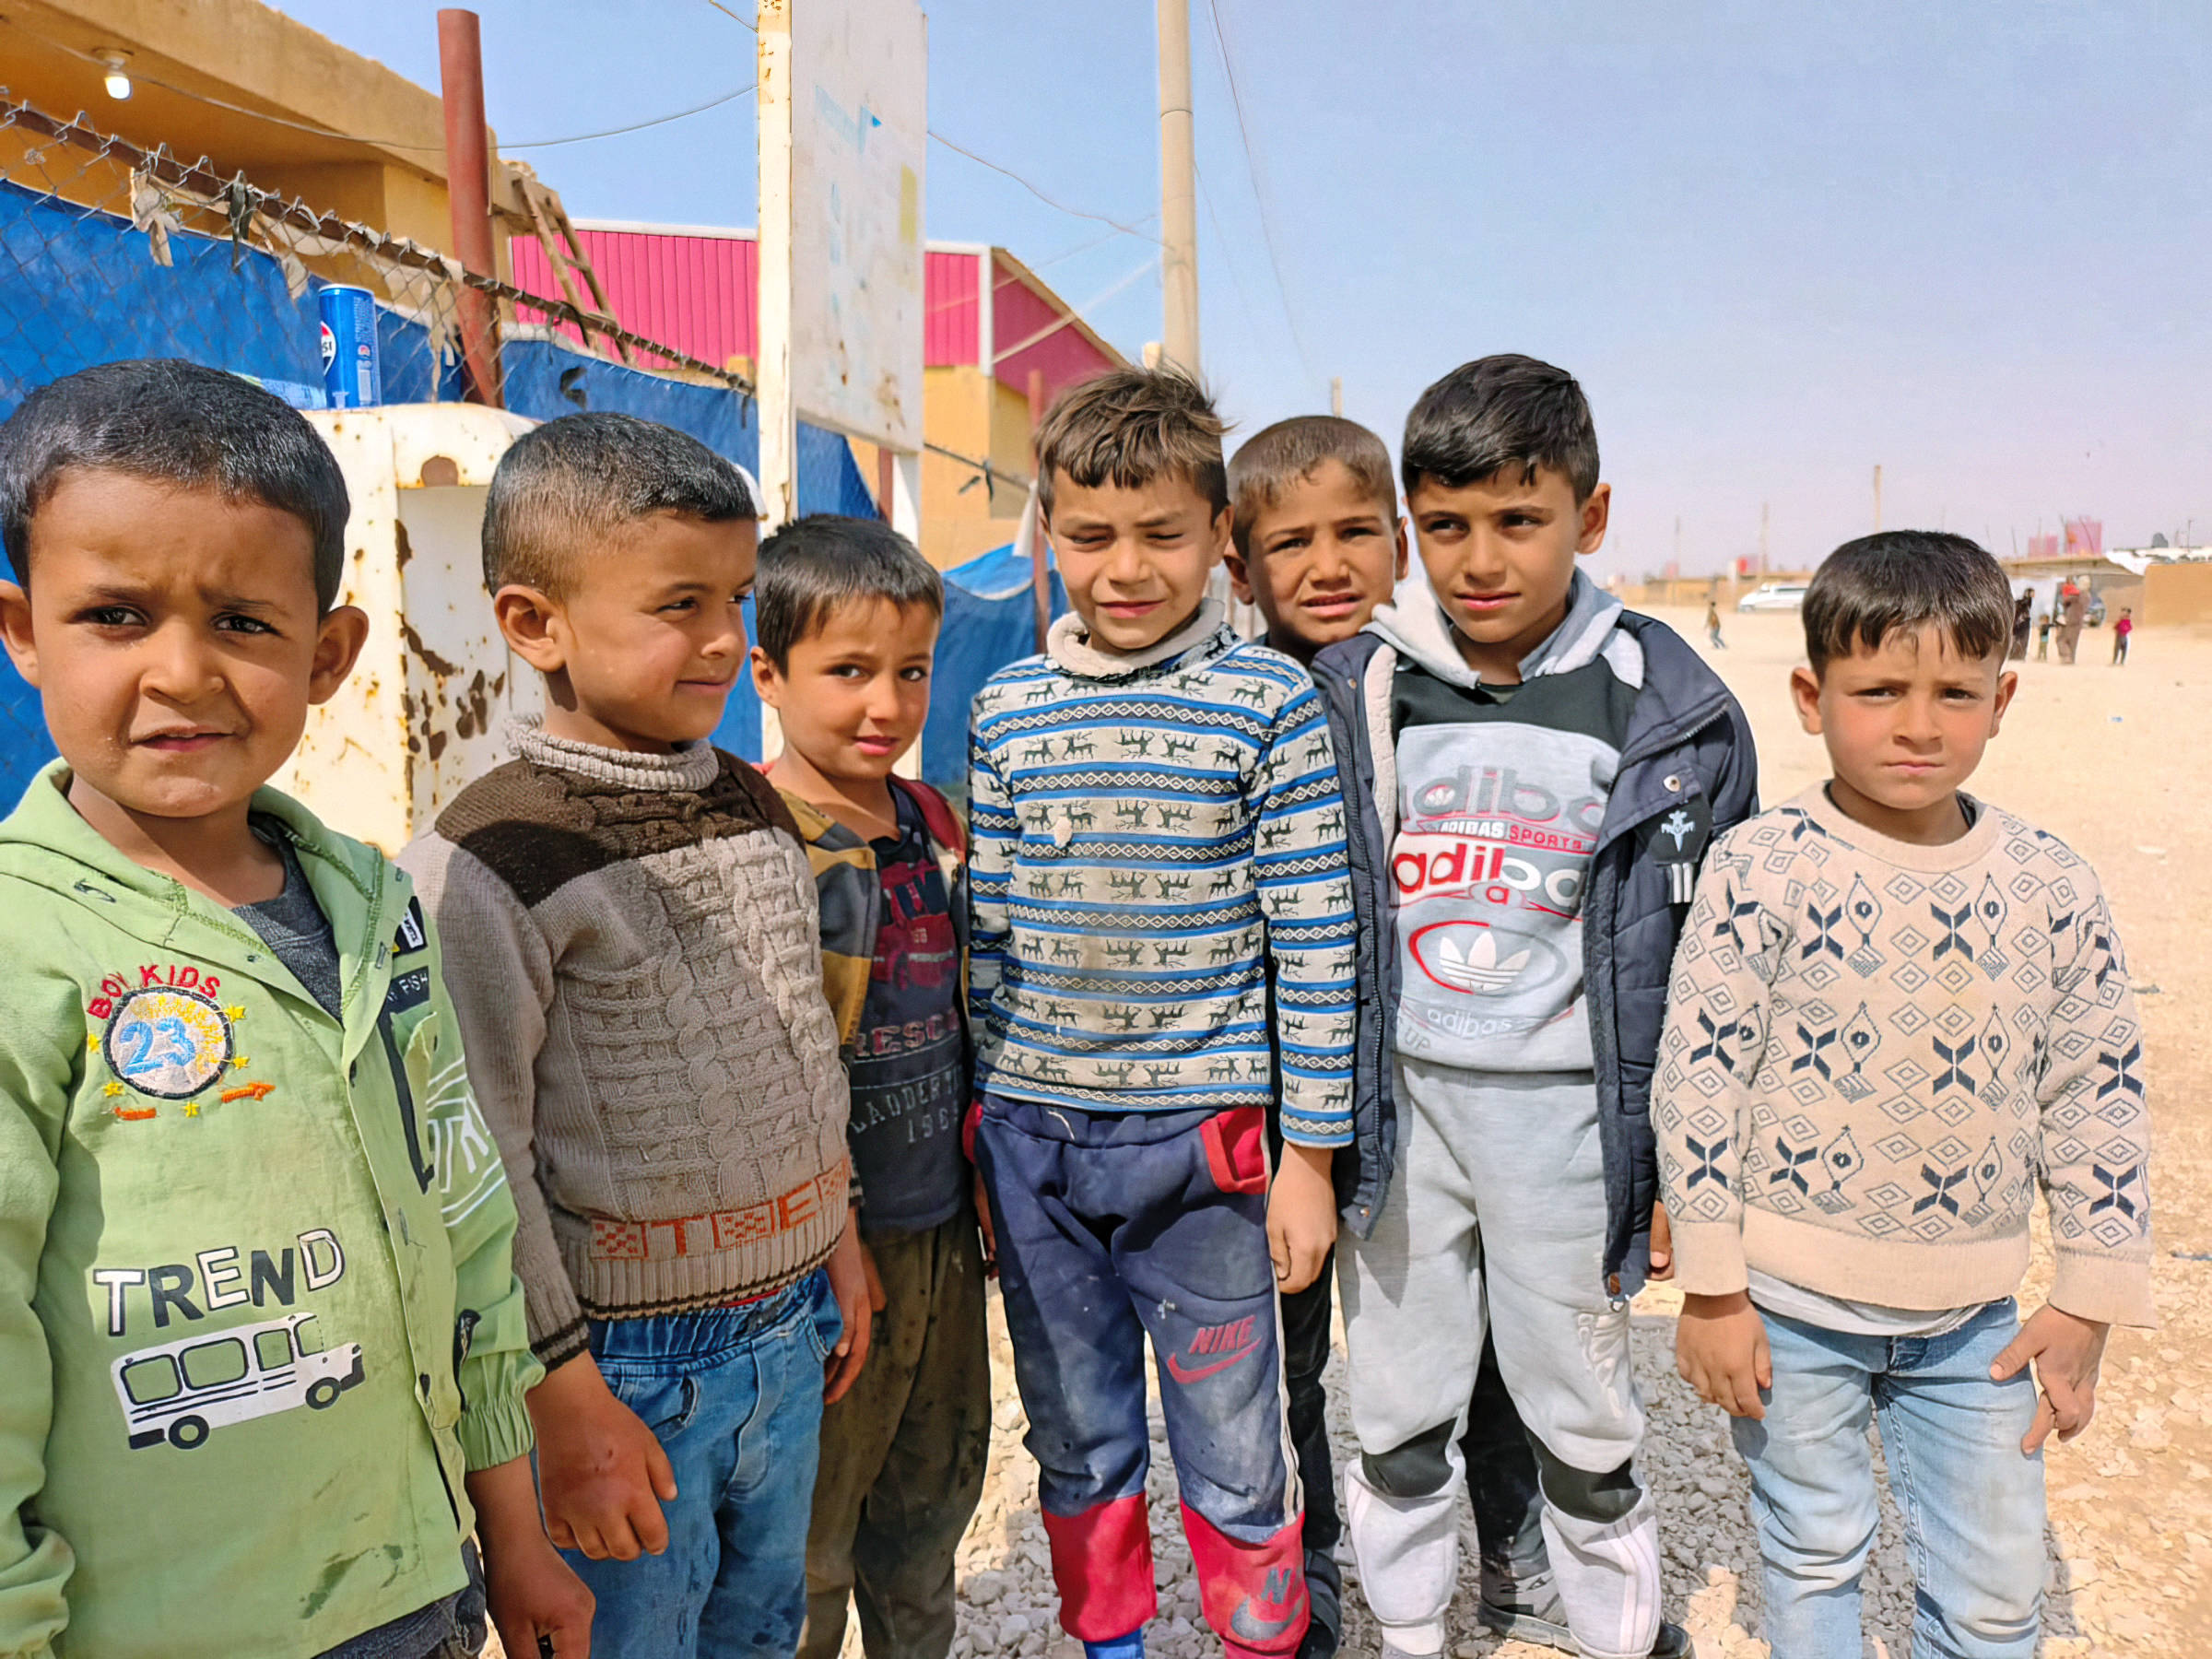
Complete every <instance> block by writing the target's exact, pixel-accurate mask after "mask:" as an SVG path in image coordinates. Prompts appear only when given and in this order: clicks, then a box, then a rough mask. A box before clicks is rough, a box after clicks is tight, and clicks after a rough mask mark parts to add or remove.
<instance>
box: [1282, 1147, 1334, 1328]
mask: <svg viewBox="0 0 2212 1659" xmlns="http://www.w3.org/2000/svg"><path fill="white" fill-rule="evenodd" d="M1335 1156H1336V1154H1335V1149H1334V1148H1333V1147H1301V1146H1299V1145H1298V1144H1297V1143H1296V1142H1286V1143H1285V1144H1284V1147H1283V1160H1282V1162H1281V1163H1280V1164H1278V1165H1277V1166H1276V1171H1275V1183H1274V1185H1273V1186H1271V1187H1270V1188H1268V1191H1267V1253H1268V1254H1269V1255H1271V1256H1273V1257H1274V1258H1275V1288H1277V1290H1279V1291H1281V1292H1282V1293H1283V1294H1284V1295H1286V1296H1288V1295H1290V1294H1291V1293H1292V1292H1294V1291H1299V1290H1303V1289H1304V1288H1306V1287H1307V1286H1308V1285H1310V1284H1312V1282H1313V1281H1314V1280H1315V1279H1317V1278H1319V1277H1321V1265H1322V1264H1323V1263H1324V1262H1325V1261H1327V1260H1328V1259H1329V1246H1330V1245H1332V1244H1334V1243H1335V1242H1336V1183H1335V1182H1334V1181H1332V1180H1331V1179H1330V1178H1329V1166H1330V1165H1331V1164H1332V1163H1333V1162H1335Z"/></svg>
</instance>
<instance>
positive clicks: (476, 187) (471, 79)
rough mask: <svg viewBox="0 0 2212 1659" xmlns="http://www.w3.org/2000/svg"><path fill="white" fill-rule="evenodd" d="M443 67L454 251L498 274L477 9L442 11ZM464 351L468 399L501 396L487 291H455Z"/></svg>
mask: <svg viewBox="0 0 2212 1659" xmlns="http://www.w3.org/2000/svg"><path fill="white" fill-rule="evenodd" d="M438 73H439V80H440V83H441V92H442V94H443V96H444V100H445V193H446V200H447V202H448V203H449V204H450V206H451V207H452V212H453V257H454V258H456V259H458V260H459V261H460V262H461V263H462V265H464V266H465V267H466V268H467V269H469V270H471V271H474V272H476V273H477V275H478V276H479V277H497V276H498V275H499V270H498V267H497V260H496V256H495V255H494V253H493V252H492V246H491V182H490V181H491V158H490V155H489V153H488V149H487V147H486V143H485V130H486V129H485V124H484V49H483V42H482V40H481V38H480V37H479V35H478V33H477V14H476V13H475V12H473V11H464V10H461V9H460V8H459V7H448V8H446V9H444V10H441V12H439V14H438ZM455 297H456V300H457V301H458V310H459V312H460V324H461V355H462V360H463V362H464V363H465V365H466V367H467V371H468V385H469V399H470V401H471V402H473V403H480V404H489V405H490V406H492V407H493V408H495V409H496V408H498V407H500V336H499V316H498V313H497V312H495V311H494V310H493V309H492V300H491V296H490V295H489V294H487V293H484V292H482V291H481V290H479V289H477V288H470V287H468V286H467V285H466V284H463V285H461V286H460V288H458V290H457V292H456V296H455Z"/></svg>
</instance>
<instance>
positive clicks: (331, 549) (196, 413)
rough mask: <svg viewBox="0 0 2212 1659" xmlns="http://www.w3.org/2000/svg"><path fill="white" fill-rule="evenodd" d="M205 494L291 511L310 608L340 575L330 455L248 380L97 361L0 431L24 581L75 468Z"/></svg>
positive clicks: (50, 388)
mask: <svg viewBox="0 0 2212 1659" xmlns="http://www.w3.org/2000/svg"><path fill="white" fill-rule="evenodd" d="M80 471H82V472H114V473H123V474H124V475H126V476H127V477H134V478H144V479H147V480H148V481H149V482H153V483H161V484H176V485H182V486H183V487H184V488H189V489H212V490H215V491H217V492H218V494H220V495H221V496H222V497H223V498H224V500H230V501H254V502H258V503H259V504H260V505H262V506H264V507H269V508H273V509H275V510H276V511H277V512H288V513H289V514H291V515H292V517H294V518H296V519H298V520H299V521H300V523H301V524H304V525H306V526H307V533H308V535H309V537H310V539H311V540H312V543H313V545H314V559H315V601H316V604H317V605H318V606H320V608H321V609H323V610H324V611H327V610H329V609H330V607H331V606H334V605H335V604H336V603H337V601H338V589H339V587H340V585H341V584H342V582H343V581H344V578H345V574H346V518H347V512H349V511H350V506H349V503H348V501H347V496H346V477H345V475H344V474H343V473H341V472H340V471H339V470H338V462H337V457H336V456H335V455H333V454H332V453H330V446H329V445H328V444H326V443H324V441H323V439H322V435H321V434H320V433H318V432H317V431H316V430H315V429H314V428H313V427H312V426H310V425H308V423H307V421H306V420H305V418H302V417H301V415H300V411H299V410H297V409H295V408H293V407H292V406H290V405H289V404H288V403H286V402H285V401H284V400H283V399H282V398H280V397H278V396H277V395H276V394H273V393H270V392H267V391H265V390H264V389H263V388H261V387H260V386H258V385H255V384H254V383H253V382H252V381H249V380H246V379H244V378H243V377H241V376H240V375H236V374H232V373H230V372H229V371H226V370H222V369H210V368H207V367H206V365H204V364H200V363H187V362H184V361H182V359H176V358H139V359H132V360H130V361H126V362H119V363H97V364H95V365H93V366H92V367H91V368H89V369H80V370H78V371H76V373H75V374H69V375H65V376H63V377H62V378H61V379H60V380H57V381H53V382H50V383H48V384H46V385H43V386H41V387H40V388H39V389H38V390H37V391H36V392H33V393H32V394H30V395H29V397H27V398H25V399H24V400H23V403H22V406H20V407H19V408H18V409H17V410H16V412H15V414H13V415H12V416H10V417H9V418H8V420H7V424H6V426H0V539H4V540H5V541H6V545H7V561H8V563H9V565H10V566H11V567H13V569H14V571H15V573H16V580H17V581H18V582H20V583H22V584H23V585H24V586H25V587H27V588H28V587H29V585H30V540H31V534H30V533H31V525H32V524H33V522H34V521H35V520H36V519H37V517H38V514H39V510H40V509H41V507H43V506H45V504H46V503H47V501H48V500H50V499H52V497H53V492H54V490H55V489H56V488H59V487H60V485H61V482H62V480H63V478H64V477H65V476H67V475H68V474H70V473H72V472H80Z"/></svg>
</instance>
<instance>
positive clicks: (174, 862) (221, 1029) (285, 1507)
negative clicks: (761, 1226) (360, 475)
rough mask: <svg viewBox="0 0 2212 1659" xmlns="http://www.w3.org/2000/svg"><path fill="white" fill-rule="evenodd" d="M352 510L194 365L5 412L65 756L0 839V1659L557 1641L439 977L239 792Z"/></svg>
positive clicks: (516, 1311)
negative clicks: (492, 1637)
mask: <svg viewBox="0 0 2212 1659" xmlns="http://www.w3.org/2000/svg"><path fill="white" fill-rule="evenodd" d="M346 520H347V495H346V481H345V478H344V477H342V476H341V475H340V473H339V471H338V464H337V462H336V461H335V459H334V458H333V457H332V455H331V453H330V451H329V450H328V449H327V448H326V447H324V442H323V441H322V439H321V438H320V437H318V436H317V435H316V433H315V431H314V429H312V427H310V426H309V425H308V423H307V422H306V421H305V420H303V419H302V418H300V416H299V415H298V414H297V413H295V412H294V411H293V410H291V409H289V408H287V407H286V406H284V405H283V404H282V403H280V402H279V401H277V399H276V398H275V397H273V396H271V395H270V394H268V393H266V392H265V391H263V390H262V389H261V388H260V387H258V386H256V385H253V384H251V383H250V382H246V381H244V380H241V379H240V378H239V377H238V376H236V375H231V374H226V373H224V372H222V371H220V370H216V369H208V368H203V367H200V366H198V365H196V364H191V363H182V362H117V363H102V364H100V365H99V366H98V367H97V368H91V369H87V370H84V371H80V372H78V373H76V374H73V375H70V376H69V377H67V378H66V379H65V380H59V381H56V382H53V384H52V385H49V386H43V387H41V388H40V389H39V390H37V391H35V392H33V393H32V394H30V395H29V397H27V398H25V399H24V400H23V403H22V405H21V406H20V407H18V409H17V411H16V413H15V415H14V417H13V418H11V419H10V420H9V421H8V423H7V425H6V427H5V428H0V537H4V538H5V540H6V548H7V558H8V562H9V564H10V566H11V567H12V571H13V574H14V577H15V580H14V581H13V582H0V632H5V634H6V642H7V650H8V653H9V655H10V656H12V657H13V658H14V659H15V663H16V666H17V667H18V668H19V669H20V670H22V673H23V676H24V677H25V678H26V679H28V680H29V681H30V683H31V684H32V685H34V686H36V687H37V688H39V696H40V700H41V703H42V704H43V705H44V711H45V716H46V724H47V729H48V730H49V732H50V733H51V734H52V735H53V743H54V747H56V748H57V749H59V750H60V751H61V758H60V759H58V760H56V761H54V762H53V764H52V765H50V766H48V767H47V768H46V769H45V770H44V771H41V773H40V774H39V775H38V776H37V777H36V778H34V779H32V780H31V782H30V786H29V788H28V789H26V790H25V791H24V792H23V800H22V804H21V805H20V806H18V807H17V808H16V810H15V811H14V812H13V813H12V814H10V815H9V817H8V818H7V820H6V823H5V825H0V902H4V903H5V904H6V912H7V917H8V931H7V967H6V972H5V974H0V1286H4V1287H5V1288H0V1354H4V1355H5V1356H6V1359H5V1362H4V1363H0V1653H9V1654H14V1655H19V1656H21V1659H53V1655H54V1654H55V1653H63V1654H69V1655H77V1656H88V1655H98V1654H130V1655H138V1656H141V1659H143V1656H146V1655H157V1654H158V1655H159V1656H160V1659H218V1656H227V1655H230V1654H242V1653H321V1654H324V1655H326V1659H450V1656H451V1655H454V1654H458V1653H476V1652H477V1650H478V1649H479V1648H480V1647H481V1646H482V1645H483V1643H484V1641H485V1634H486V1633H485V1618H486V1604H487V1597H488V1601H489V1606H490V1609H491V1613H492V1616H493V1617H494V1618H495V1619H496V1621H497V1623H498V1625H499V1627H500V1636H501V1638H502V1641H504V1644H505V1647H506V1651H507V1652H508V1653H513V1654H516V1655H518V1656H520V1655H530V1654H536V1653H541V1652H544V1651H546V1650H545V1649H541V1647H540V1645H539V1643H540V1641H541V1640H544V1641H548V1642H549V1644H550V1651H551V1652H553V1653H556V1654H558V1655H559V1659H582V1654H583V1653H585V1651H586V1649H587V1647H588V1646H589V1643H590V1631H591V1619H592V1602H591V1597H590V1595H589V1594H587V1593H586V1592H585V1590H584V1588H583V1586H582V1584H580V1583H577V1581H576V1577H575V1575H574V1574H573V1573H571V1571H569V1570H568V1569H567V1568H566V1567H564V1566H562V1565H561V1562H560V1559H559V1557H558V1556H557V1555H555V1554H554V1553H553V1547H552V1546H551V1544H549V1543H548V1542H547V1538H546V1534H545V1529H544V1526H543V1524H541V1522H540V1521H539V1519H538V1510H537V1493H536V1490H535V1488H534V1486H533V1485H532V1482H531V1475H530V1456H529V1453H530V1442H531V1430H530V1416H529V1412H528V1410H527V1409H526V1408H525V1406H524V1390H525V1389H527V1388H528V1387H529V1386H530V1385H531V1384H532V1383H534V1382H536V1381H537V1379H538V1377H539V1375H540V1374H541V1373H540V1372H539V1371H538V1367H537V1362H536V1361H535V1359H532V1358H531V1357H530V1347H529V1344H528V1341H527V1339H526V1337H525V1335H524V1288H523V1287H522V1286H521V1285H520V1284H518V1283H517V1282H516V1279H515V1273H514V1265H513V1257H512V1244H513V1241H514V1236H515V1198H514V1195H513V1194H512V1192H511V1190H510V1189H509V1187H508V1184H507V1177H506V1174H505V1172H504V1171H503V1170H502V1169H501V1167H500V1159H499V1157H498V1156H497V1153H496V1151H495V1150H494V1148H493V1147H492V1144H491V1141H490V1139H489V1137H488V1135H486V1134H485V1130H484V1124H483V1122H482V1120H481V1119H480V1118H479V1117H478V1115H477V1102H476V1100H474V1099H473V1098H472V1097H471V1096H470V1093H469V1088H468V1080H467V1077H466V1075H465V1072H464V1070H463V1067H462V1063H461V1062H462V1054H461V1029H460V1026H459V1023H458V1022H457V1021H456V1019H455V1018H454V1013H453V1006H452V1004H451V1003H450V1002H449V1001H448V1000H447V996H446V979H445V975H444V974H443V973H442V972H441V966H443V965H448V964H450V962H451V959H450V958H444V957H442V952H441V941H440V937H439V933H438V929H437V926H436V925H435V924H434V923H430V922H426V919H425V917H424V915H423V911H422V907H421V906H420V905H419V904H418V903H417V901H416V898H415V888H413V886H412V885H411V884H410V883H409V881H408V880H407V877H406V876H405V875H403V874H401V873H400V871H399V870H397V869H396V868H394V866H393V865H391V864H390V863H389V862H388V861H387V860H386V859H385V858H384V857H383V856H382V854H380V853H377V851H376V850H375V849H374V848H372V847H366V846H363V845H362V844H361V843H360V842H359V841H351V840H348V839H347V837H345V836H343V835H340V834H338V833H336V832H335V830H330V829H328V828H327V827H325V826H324V824H323V823H322V822H321V821H320V820H318V819H317V818H315V816H314V815H313V814H312V813H311V812H310V811H308V809H307V808H306V807H305V806H301V805H300V803H299V802H298V801H296V800H294V799H293V798H292V797H291V796H290V795H288V794H283V793H281V792H280V791H278V790H276V789H272V788H269V787H267V782H268V780H269V778H270V776H271V775H272V774H274V773H275V772H276V771H277V770H278V769H279V768H280V767H282V766H284V765H285V764H286V763H287V762H288V761H289V760H290V759H291V758H292V755H293V751H294V749H295V747H297V745H298V743H299V741H300V732H301V730H302V728H303V727H304V726H305V725H306V724H307V719H308V712H309V710H310V708H311V706H312V705H313V704H316V703H324V702H327V701H328V700H330V699H331V697H332V696H333V695H335V693H336V692H337V690H338V688H339V687H340V686H341V685H342V684H343V683H344V681H345V679H346V677H347V673H348V671H349V670H350V669H351V668H352V667H353V665H354V660H355V658H356V656H357V655H358V653H359V651H360V648H361V641H362V640H363V639H364V638H365V637H366V636H367V634H368V631H369V626H370V623H369V618H367V617H365V616H363V615H362V614H361V613H360V612H359V610H357V609H355V608H354V607H353V606H347V605H340V604H339V603H338V595H339V590H340V585H341V582H343V579H344V577H345V574H346ZM472 1534H473V1535H474V1536H473V1541H472ZM479 1546H480V1547H481V1548H482V1551H483V1558H482V1564H481V1567H480V1568H479V1565H478V1561H477V1548H478V1547H479Z"/></svg>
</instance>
